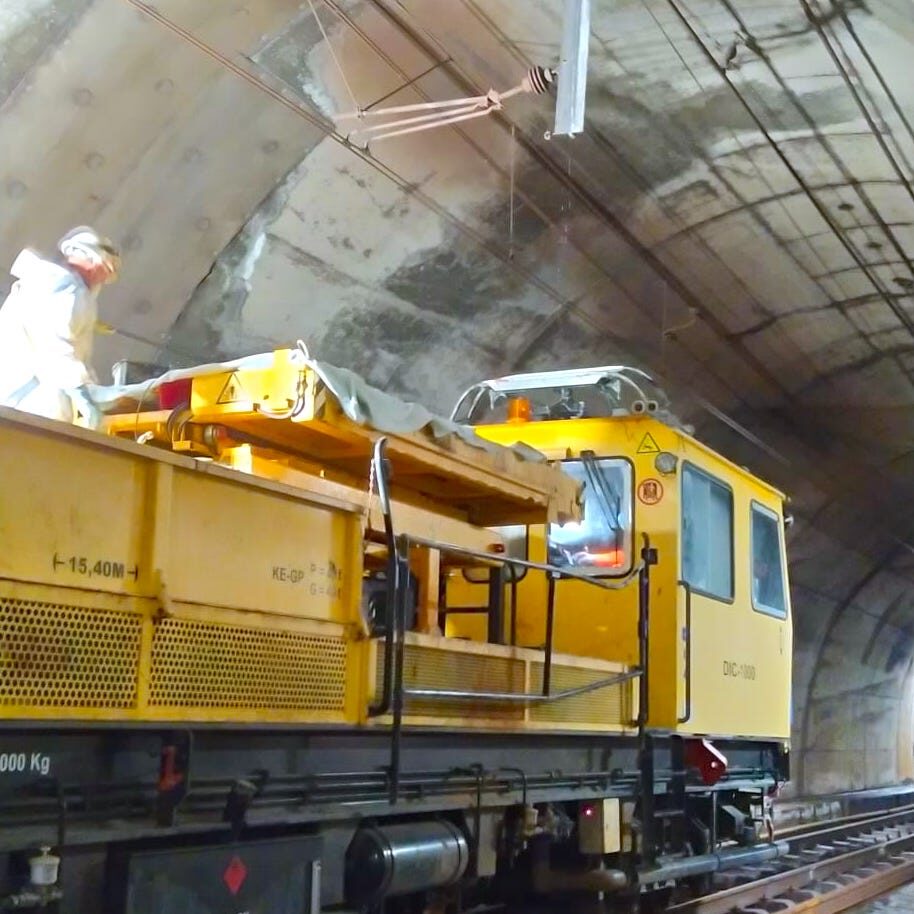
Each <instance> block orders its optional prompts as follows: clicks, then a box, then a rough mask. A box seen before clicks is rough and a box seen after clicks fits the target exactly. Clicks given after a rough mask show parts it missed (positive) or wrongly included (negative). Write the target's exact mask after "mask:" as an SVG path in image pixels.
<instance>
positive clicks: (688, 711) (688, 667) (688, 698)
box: [676, 581, 692, 724]
mask: <svg viewBox="0 0 914 914" xmlns="http://www.w3.org/2000/svg"><path fill="white" fill-rule="evenodd" d="M676 583H677V584H679V586H680V587H682V588H683V589H684V590H685V642H686V653H685V670H684V671H683V673H684V678H685V713H684V714H683V715H682V716H681V717H678V718H677V721H678V722H679V723H681V724H686V723H688V722H689V720H690V719H691V717H692V587H691V585H690V584H689V582H688V581H677V582H676Z"/></svg>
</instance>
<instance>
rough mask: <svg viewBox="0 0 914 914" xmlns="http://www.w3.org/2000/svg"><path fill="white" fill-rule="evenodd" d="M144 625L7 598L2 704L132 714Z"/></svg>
mask: <svg viewBox="0 0 914 914" xmlns="http://www.w3.org/2000/svg"><path fill="white" fill-rule="evenodd" d="M142 625H143V622H142V617H141V616H139V615H135V614H132V613H125V612H114V611H110V610H102V609H87V608H83V607H78V606H68V605H66V604H64V603H45V602H41V601H38V600H20V599H13V598H9V597H0V704H2V705H5V706H10V705H16V706H23V707H41V708H55V707H60V708H71V709H78V708H132V707H134V705H135V703H136V670H137V664H138V662H139V656H140V635H141V630H142Z"/></svg>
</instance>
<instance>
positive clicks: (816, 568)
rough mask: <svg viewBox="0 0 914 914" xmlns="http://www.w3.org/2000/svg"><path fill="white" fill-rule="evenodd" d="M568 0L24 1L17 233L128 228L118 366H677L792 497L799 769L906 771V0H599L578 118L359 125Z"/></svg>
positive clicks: (15, 142)
mask: <svg viewBox="0 0 914 914" xmlns="http://www.w3.org/2000/svg"><path fill="white" fill-rule="evenodd" d="M562 6H563V2H562V0H448V2H446V3H444V2H440V0H320V2H319V0H314V6H313V7H312V6H311V4H310V3H309V2H305V3H304V4H301V3H298V2H291V0H257V2H252V0H247V2H245V0H237V2H236V0H224V2H219V3H212V2H203V0H158V2H156V3H154V4H149V5H148V6H146V5H144V4H141V3H139V2H134V0H4V3H3V5H2V7H0V44H2V54H0V130H2V137H3V143H2V151H0V201H2V208H0V255H2V260H3V262H4V263H10V262H11V261H12V258H13V257H14V255H15V254H16V252H17V251H18V250H19V248H20V247H22V246H23V245H26V244H34V245H38V246H49V245H50V244H52V242H53V241H54V239H55V238H56V237H57V236H58V235H59V233H60V232H61V231H62V230H63V229H65V228H66V227H68V226H69V225H70V224H76V223H80V222H91V223H93V224H96V225H98V226H99V227H100V228H102V229H104V230H105V231H107V232H108V233H110V234H112V235H115V236H117V237H118V238H119V239H120V240H121V241H122V243H123V247H124V249H125V267H124V271H123V277H122V281H121V282H120V283H119V284H118V285H117V286H114V287H112V288H110V289H108V290H106V291H105V293H104V295H103V298H102V304H101V309H102V318H103V320H104V321H105V322H107V323H108V324H109V325H110V326H111V327H112V328H114V332H113V333H111V334H109V335H106V336H102V337H100V339H99V342H98V350H97V352H98V364H97V366H96V367H97V369H98V371H99V373H100V375H101V376H102V377H104V376H106V374H107V372H108V370H109V369H110V366H111V364H112V363H113V362H114V361H115V360H117V359H119V358H125V357H129V358H133V359H141V360H149V361H157V362H159V363H162V364H190V363H194V362H201V361H208V360H213V359H220V358H224V357H228V356H234V355H239V354H244V353H249V352H252V351H262V350H266V349H270V348H272V347H274V346H278V345H285V344H289V343H293V342H294V341H295V340H296V339H299V338H301V339H303V340H305V341H307V343H308V345H309V347H310V348H311V350H312V352H313V353H315V354H317V355H318V356H319V357H321V358H324V359H326V360H328V361H332V362H336V363H338V364H342V365H347V366H351V367H353V368H355V369H357V370H359V371H360V372H361V373H362V374H364V375H365V376H367V377H368V378H369V379H370V380H372V381H373V382H374V383H376V384H378V385H380V386H383V387H385V388H387V389H390V390H393V391H396V392H399V393H402V394H405V395H407V396H409V397H413V398H418V399H420V400H422V401H424V402H425V403H427V404H429V405H431V406H436V407H439V408H442V409H444V408H447V407H448V406H449V405H450V404H451V403H452V402H453V400H454V398H455V396H456V394H457V393H458V392H459V390H460V389H461V388H462V387H463V386H465V385H467V384H468V383H470V382H471V381H473V380H475V379H478V378H479V377H482V376H491V375H493V374H501V373H505V372H508V371H515V370H528V369H533V368H546V367H558V366H571V365H585V364H593V363H602V362H614V361H621V362H627V363H633V364H637V365H639V366H642V367H645V368H647V369H649V370H651V371H653V372H655V373H656V374H657V375H658V376H659V378H660V379H661V380H662V382H663V383H664V385H665V387H666V388H667V390H668V391H669V393H670V394H671V396H672V398H673V400H674V403H675V405H676V408H677V410H678V411H679V413H680V414H681V415H683V416H684V417H685V418H687V419H688V421H690V422H691V423H693V424H694V425H695V426H696V428H697V431H698V434H699V436H700V437H702V438H703V439H704V440H706V441H708V442H709V443H710V444H712V445H713V446H714V447H716V448H718V449H720V450H721V451H723V453H725V454H726V455H727V456H729V457H731V458H732V459H734V460H735V461H736V462H738V463H742V464H745V465H747V466H750V467H751V468H752V469H753V470H754V471H756V472H759V473H761V474H762V475H764V476H766V477H767V478H769V479H771V480H772V481H773V482H774V483H776V484H777V485H779V486H780V487H782V488H783V489H785V490H786V491H787V492H789V493H790V495H791V498H792V510H793V513H794V515H795V517H796V523H795V525H794V526H793V527H792V529H791V534H790V547H791V549H792V558H791V574H792V580H793V599H794V607H795V641H796V645H797V655H796V663H795V702H794V705H795V708H794V739H795V748H794V769H795V784H794V790H796V791H798V792H822V791H827V790H830V789H838V788H844V787H857V786H863V785H873V784H880V783H886V782H890V781H894V780H897V779H900V778H903V777H907V776H910V775H912V774H914V762H912V743H914V733H912V724H911V721H912V716H914V676H912V662H914V589H912V582H914V520H912V519H911V518H912V516H914V512H912V507H914V422H912V413H914V265H912V258H914V190H912V185H911V177H912V167H911V163H912V162H914V128H912V124H914V80H912V79H911V78H910V73H911V64H910V60H911V55H912V52H914V17H912V16H911V15H910V9H909V5H908V3H907V2H906V0H866V2H863V0H860V2H852V0H846V2H841V0H834V2H828V3H826V2H825V0H821V2H819V0H766V2H764V3H759V2H755V0H751V2H750V0H593V15H592V35H591V46H590V70H589V74H590V82H589V87H588V96H587V125H586V130H585V132H584V134H583V135H581V136H578V137H576V138H574V139H573V140H569V139H567V138H552V139H547V138H546V137H545V135H544V134H545V133H546V131H548V129H549V128H550V126H551V120H552V105H553V102H552V100H551V99H550V98H547V97H542V96H529V95H524V96H519V97H516V98H513V99H511V100H509V101H507V102H506V103H505V107H504V111H502V112H501V113H500V114H498V115H496V116H492V117H487V118H484V119H481V120H477V121H474V122H470V123H468V124H464V125H460V128H459V129H454V128H447V129H443V130H436V131H430V132H426V133H421V134H416V135H411V136H405V137H398V138H394V139H389V140H385V141H383V142H379V143H375V144H372V146H371V148H370V150H364V149H362V148H360V147H359V145H357V144H356V143H349V142H347V140H346V137H345V135H344V133H342V132H340V128H339V127H338V126H337V124H335V122H334V120H333V118H334V116H335V115H338V114H339V113H341V112H345V111H347V110H352V109H353V107H354V106H355V105H357V106H359V107H362V108H368V107H369V106H376V105H378V104H383V105H396V104H407V103H413V102H418V101H423V100H429V99H435V100H437V99H445V98H452V97H458V96H464V95H469V94H478V93H480V92H485V91H486V90H488V89H489V88H495V89H498V90H505V89H508V88H510V87H511V86H514V85H516V84H517V83H518V82H519V81H520V79H521V77H522V76H523V74H524V72H525V71H526V69H527V68H528V67H530V66H533V65H536V64H542V65H547V66H548V65H554V64H555V62H556V60H557V57H558V44H559V40H560V29H561V26H560V23H561V10H562ZM315 10H316V11H317V14H318V16H319V17H320V23H318V21H317V19H316V18H315V12H314V11H315ZM321 25H322V26H323V29H322V28H321ZM325 34H326V37H325ZM328 39H329V43H328ZM334 55H335V56H336V58H337V59H338V60H339V62H340V65H341V68H342V73H343V74H344V75H345V79H344V78H343V76H341V73H340V69H339V68H338V67H337V66H336V63H335V61H334ZM347 83H348V86H349V88H347V85H346V84H347ZM350 89H351V95H350V91H349V90H350ZM353 96H354V100H353ZM740 428H751V429H752V434H753V435H754V436H755V437H756V439H757V440H752V438H751V436H748V435H746V434H744V433H743V432H742V431H740Z"/></svg>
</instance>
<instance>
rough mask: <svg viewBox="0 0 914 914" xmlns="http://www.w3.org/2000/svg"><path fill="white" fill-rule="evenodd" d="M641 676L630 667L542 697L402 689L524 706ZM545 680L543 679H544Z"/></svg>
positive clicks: (407, 692) (417, 693) (409, 692)
mask: <svg viewBox="0 0 914 914" xmlns="http://www.w3.org/2000/svg"><path fill="white" fill-rule="evenodd" d="M640 675H641V669H640V668H639V667H632V669H630V670H628V671H627V672H625V673H616V674H615V675H613V676H608V677H607V678H606V679H598V680H596V682H589V683H588V684H587V685H582V686H576V687H575V688H573V689H563V690H562V691H561V692H551V693H550V694H548V695H544V694H541V693H538V692H461V691H459V690H456V689H404V690H403V694H404V695H405V696H406V697H407V698H431V699H436V698H437V699H441V700H443V701H444V700H446V701H462V700H463V701H507V702H510V701H517V702H524V703H526V704H539V703H542V704H548V703H550V702H553V701H559V700H560V699H562V698H573V697H574V696H575V695H584V694H586V693H587V692H596V691H597V690H598V689H606V688H609V686H613V685H619V684H620V683H623V682H629V681H630V680H632V679H637V678H638V677H639V676H640ZM544 678H545V677H544Z"/></svg>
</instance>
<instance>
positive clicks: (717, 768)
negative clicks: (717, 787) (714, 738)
mask: <svg viewBox="0 0 914 914" xmlns="http://www.w3.org/2000/svg"><path fill="white" fill-rule="evenodd" d="M685 763H686V766H687V767H689V768H697V769H698V772H699V774H700V775H701V780H702V783H704V784H707V785H708V786H709V787H711V786H712V785H714V784H716V783H717V782H718V781H719V780H720V779H721V778H722V777H723V776H724V775H725V774H726V773H727V757H726V756H725V755H724V754H723V753H721V752H719V751H718V750H717V749H715V748H714V746H712V745H711V743H710V741H709V740H706V739H687V740H686V741H685Z"/></svg>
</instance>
